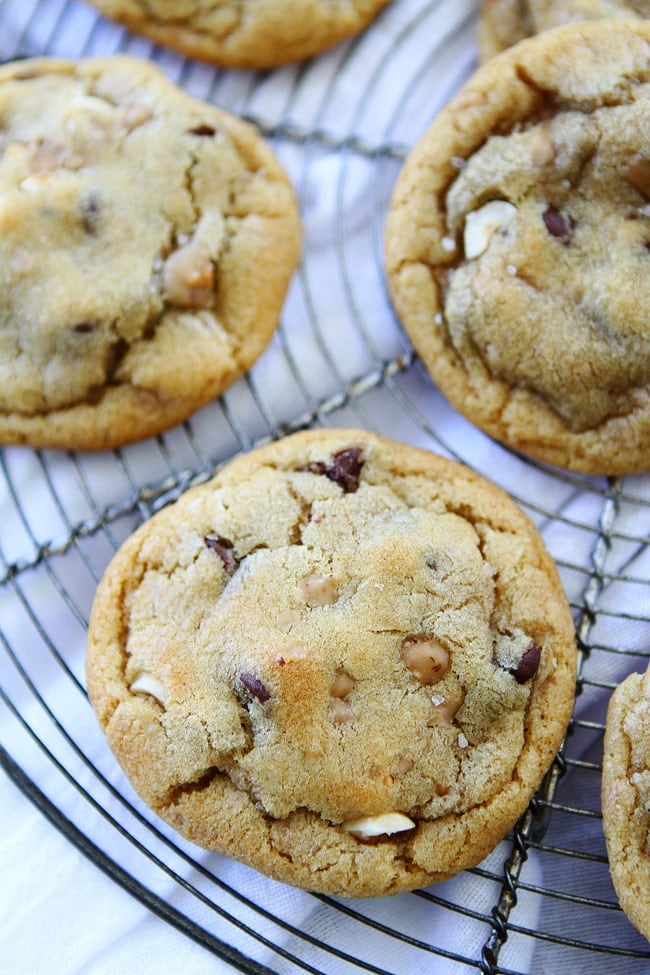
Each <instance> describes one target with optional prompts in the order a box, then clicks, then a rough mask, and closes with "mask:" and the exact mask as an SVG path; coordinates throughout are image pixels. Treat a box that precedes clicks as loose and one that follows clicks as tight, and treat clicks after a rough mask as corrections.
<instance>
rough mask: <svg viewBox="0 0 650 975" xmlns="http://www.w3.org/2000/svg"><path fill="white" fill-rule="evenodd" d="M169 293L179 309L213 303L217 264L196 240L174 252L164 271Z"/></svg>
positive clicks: (201, 306) (173, 303)
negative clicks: (214, 263)
mask: <svg viewBox="0 0 650 975" xmlns="http://www.w3.org/2000/svg"><path fill="white" fill-rule="evenodd" d="M163 283H164V287H165V296H166V298H167V301H168V302H169V303H170V304H171V305H176V307H178V308H207V307H209V305H211V304H212V298H213V290H214V266H213V264H212V261H211V260H210V257H209V255H208V254H207V253H206V251H205V250H204V249H203V248H202V247H201V245H200V244H197V243H196V242H195V241H190V242H189V243H188V244H185V246H184V247H180V248H179V249H178V250H177V251H174V253H173V254H170V255H169V257H168V258H167V260H166V261H165V269H164V271H163Z"/></svg>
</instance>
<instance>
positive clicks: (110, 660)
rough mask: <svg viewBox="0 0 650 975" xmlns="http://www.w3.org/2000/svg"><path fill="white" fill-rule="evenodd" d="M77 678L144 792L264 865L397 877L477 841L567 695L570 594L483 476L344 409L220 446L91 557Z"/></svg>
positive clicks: (411, 882) (300, 879)
mask: <svg viewBox="0 0 650 975" xmlns="http://www.w3.org/2000/svg"><path fill="white" fill-rule="evenodd" d="M87 673H88V688H89V692H90V696H91V699H92V702H93V704H94V707H95V710H96V713H97V716H98V718H99V721H100V723H101V726H102V728H103V729H104V730H105V732H106V734H107V736H108V741H109V744H110V746H111V748H112V750H113V751H114V753H115V755H116V756H117V758H118V760H119V762H120V763H121V765H122V766H123V768H124V770H125V771H126V773H127V775H128V777H129V778H130V780H131V782H132V784H133V785H134V787H135V789H136V790H137V791H138V792H139V794H140V795H141V796H142V797H143V799H144V800H145V801H146V802H147V803H148V804H149V805H150V806H151V807H152V808H153V809H154V810H155V811H156V812H157V813H159V814H160V815H161V816H163V817H164V818H165V819H167V820H168V821H169V822H170V823H171V824H172V825H173V826H174V827H176V828H177V829H178V830H179V831H181V832H182V833H184V834H185V835H187V836H188V837H190V838H191V839H192V840H194V841H195V842H197V843H199V844H200V845H202V846H204V847H207V848H209V849H212V850H217V851H220V852H224V853H228V854H231V855H232V856H234V857H236V858H238V859H241V860H244V861H245V862H247V863H249V864H252V865H253V866H255V867H256V868H257V869H259V870H261V871H263V872H265V873H267V874H269V875H271V876H272V877H275V878H277V879H280V880H283V881H286V882H288V883H292V884H295V885H298V886H301V887H304V888H307V889H317V890H321V891H327V892H330V893H336V894H341V895H350V896H369V895H377V894H384V893H396V892H398V891H400V890H406V889H410V888H414V887H417V886H424V885H426V884H428V883H430V882H432V881H435V880H439V879H442V878H444V877H448V876H451V875H453V874H455V873H456V872H458V871H459V870H461V869H463V868H465V867H467V866H470V865H473V864H475V863H477V862H478V861H479V860H481V859H482V858H483V857H484V856H485V855H486V854H487V853H488V852H489V851H490V850H491V849H492V848H493V847H494V846H495V845H496V843H497V842H498V841H499V840H500V839H501V838H502V837H503V835H504V834H505V833H506V831H507V830H508V829H509V828H510V827H511V826H512V825H513V823H514V822H515V821H516V819H517V818H518V817H519V815H520V814H521V813H522V811H523V810H524V809H525V807H526V805H527V803H528V801H529V799H530V797H531V795H532V794H533V792H534V790H535V789H536V788H537V786H538V784H539V782H540V780H541V778H542V776H543V774H544V772H545V771H546V769H547V768H548V766H549V765H550V762H551V760H552V758H553V755H554V753H555V752H556V750H557V748H558V746H559V744H560V742H561V740H562V737H563V734H564V731H565V729H566V726H567V722H568V719H569V715H570V712H571V708H572V702H573V691H574V680H575V647H574V641H573V626H572V620H571V616H570V613H569V610H568V606H567V602H566V599H565V597H564V594H563V591H562V589H561V586H560V583H559V581H558V577H557V574H556V571H555V568H554V565H553V563H552V561H551V559H550V558H549V556H548V554H547V553H546V551H545V549H544V547H543V545H542V542H541V539H540V538H539V536H538V534H537V533H536V531H535V529H534V528H533V526H532V525H531V524H530V522H529V521H528V520H527V518H526V517H525V516H524V515H523V513H522V512H521V511H520V510H519V509H518V508H517V507H516V506H515V505H514V504H513V502H512V501H511V500H510V499H509V498H508V497H507V496H506V495H505V494H503V493H502V492H501V491H500V490H499V489H498V488H496V487H494V486H493V485H491V484H489V483H488V482H486V481H485V480H483V479H482V478H480V477H478V476H477V475H475V474H473V473H472V472H471V471H469V470H467V469H465V468H463V467H461V466H460V465H457V464H455V463H453V462H451V461H448V460H444V459H442V458H440V457H437V456H435V455H433V454H431V453H429V452H427V451H423V450H418V449H416V448H414V447H407V446H404V445H402V444H398V443H395V442H393V441H389V440H386V439H383V438H380V437H378V436H375V435H373V434H370V433H367V432H362V431H359V430H332V431H313V432H308V433H303V434H297V435H295V436H293V437H290V438H288V439H286V440H284V441H282V442H279V443H275V444H273V445H271V446H268V447H266V448H263V449H260V450H258V451H255V452H253V453H251V454H250V455H248V456H245V457H242V458H240V459H238V460H236V461H235V462H233V463H232V464H231V465H229V466H228V467H226V468H225V469H224V471H223V472H222V473H221V474H219V476H217V477H216V478H215V479H214V480H213V481H212V482H211V483H209V484H207V485H204V486H201V487H199V488H197V489H194V490H193V491H191V492H190V493H188V494H187V495H186V496H184V497H183V498H182V499H181V500H180V501H178V502H177V503H176V504H175V505H173V506H171V507H169V508H167V509H165V510H163V511H162V512H160V513H159V514H157V515H156V516H155V517H154V518H153V519H152V520H151V521H150V522H148V523H146V524H145V525H143V526H142V527H141V528H140V529H139V530H138V531H137V532H136V533H135V534H134V535H133V536H132V537H131V538H130V539H129V540H128V541H127V542H126V543H125V545H124V546H123V547H122V548H121V549H120V551H119V552H118V553H117V555H116V556H115V558H114V560H113V562H112V563H111V565H110V567H109V568H108V570H107V572H106V574H105V576H104V579H103V580H102V582H101V584H100V586H99V589H98V592H97V596H96V600H95V603H94V606H93V612H92V618H91V623H90V631H89V640H88V658H87Z"/></svg>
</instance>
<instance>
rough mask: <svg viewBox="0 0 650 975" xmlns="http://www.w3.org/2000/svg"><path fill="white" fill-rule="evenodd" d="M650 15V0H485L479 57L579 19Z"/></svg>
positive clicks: (486, 56) (481, 13)
mask: <svg viewBox="0 0 650 975" xmlns="http://www.w3.org/2000/svg"><path fill="white" fill-rule="evenodd" d="M599 17H650V2H649V0H483V3H482V5H481V11H480V19H479V33H478V44H479V57H480V59H481V61H487V60H488V58H491V57H494V55H495V54H498V53H499V51H503V50H504V49H505V48H507V47H511V46H512V45H513V44H516V43H517V42H518V41H521V40H523V38H524V37H530V36H531V35H532V34H538V33H539V32H540V31H542V30H549V28H551V27H559V26H561V25H562V24H569V23H571V22H573V21H576V20H595V19H597V18H599Z"/></svg>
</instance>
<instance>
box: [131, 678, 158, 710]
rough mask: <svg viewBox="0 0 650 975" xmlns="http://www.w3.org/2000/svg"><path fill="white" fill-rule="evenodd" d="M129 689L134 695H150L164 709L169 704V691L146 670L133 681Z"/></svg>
mask: <svg viewBox="0 0 650 975" xmlns="http://www.w3.org/2000/svg"><path fill="white" fill-rule="evenodd" d="M129 689H130V691H131V693H132V694H148V695H149V696H150V697H154V698H155V699H156V700H157V701H158V703H159V704H162V705H163V707H164V706H165V705H166V703H167V691H166V690H165V688H164V687H163V686H162V684H161V683H160V681H159V680H157V679H156V678H155V677H154V676H153V674H149V673H147V671H146V670H142V671H141V672H140V673H139V674H138V676H137V677H136V678H135V680H133V681H131V684H130V688H129Z"/></svg>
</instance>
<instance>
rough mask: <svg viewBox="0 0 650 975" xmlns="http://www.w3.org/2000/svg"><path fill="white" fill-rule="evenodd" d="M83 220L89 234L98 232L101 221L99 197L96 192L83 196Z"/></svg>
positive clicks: (81, 204) (81, 205)
mask: <svg viewBox="0 0 650 975" xmlns="http://www.w3.org/2000/svg"><path fill="white" fill-rule="evenodd" d="M79 205H80V207H81V222H82V223H83V228H84V230H85V231H86V233H87V234H96V233H97V224H98V223H99V209H100V208H99V198H98V196H97V194H96V193H88V194H86V196H84V197H82V199H81V203H80V204H79Z"/></svg>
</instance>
